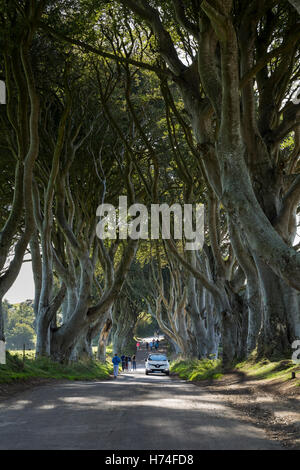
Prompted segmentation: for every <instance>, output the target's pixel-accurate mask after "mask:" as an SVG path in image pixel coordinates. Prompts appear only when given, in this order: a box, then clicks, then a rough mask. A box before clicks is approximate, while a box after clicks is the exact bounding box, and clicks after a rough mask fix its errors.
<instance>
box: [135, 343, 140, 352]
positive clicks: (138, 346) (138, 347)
mask: <svg viewBox="0 0 300 470" xmlns="http://www.w3.org/2000/svg"><path fill="white" fill-rule="evenodd" d="M139 349H140V343H136V350H137V351H138V350H139Z"/></svg>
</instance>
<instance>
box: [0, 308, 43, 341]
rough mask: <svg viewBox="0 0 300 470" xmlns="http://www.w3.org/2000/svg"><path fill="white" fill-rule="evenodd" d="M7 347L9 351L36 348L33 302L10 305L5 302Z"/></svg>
mask: <svg viewBox="0 0 300 470" xmlns="http://www.w3.org/2000/svg"><path fill="white" fill-rule="evenodd" d="M3 306H4V308H3V310H4V324H5V331H6V345H7V348H8V349H22V347H23V344H25V345H26V348H34V345H35V331H34V320H35V318H34V311H33V307H32V302H31V301H26V302H22V303H20V304H15V305H10V304H9V303H8V302H7V301H4V302H3Z"/></svg>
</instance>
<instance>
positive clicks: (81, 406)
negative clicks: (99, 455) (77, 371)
mask: <svg viewBox="0 0 300 470" xmlns="http://www.w3.org/2000/svg"><path fill="white" fill-rule="evenodd" d="M22 398H23V400H13V401H11V402H10V403H7V407H6V409H3V408H2V409H1V410H0V423H2V426H1V425H0V448H10V449H17V448H19V449H24V448H26V449H135V450H139V449H156V450H163V449H173V450H179V449H186V450H188V449H263V448H273V443H272V442H268V441H267V440H265V436H264V434H263V433H260V432H258V431H257V430H256V429H255V428H254V427H251V426H250V427H249V426H247V425H245V423H244V422H243V420H241V418H240V417H239V416H238V415H235V413H234V412H232V411H231V410H230V409H228V408H226V407H224V404H223V403H222V399H221V397H218V399H216V397H215V396H213V395H210V394H204V393H202V392H200V393H199V389H196V388H195V387H193V386H192V385H190V384H187V383H184V382H182V381H179V380H178V381H176V380H175V381H173V380H170V379H169V378H167V377H159V376H143V375H142V372H141V371H139V372H137V373H136V374H130V373H128V374H124V375H123V376H120V377H119V378H118V379H117V380H111V381H106V382H87V383H86V382H80V383H70V384H66V383H64V384H59V385H55V386H48V385H47V386H44V387H41V388H39V389H34V390H32V391H30V392H26V394H24V396H23V397H22Z"/></svg>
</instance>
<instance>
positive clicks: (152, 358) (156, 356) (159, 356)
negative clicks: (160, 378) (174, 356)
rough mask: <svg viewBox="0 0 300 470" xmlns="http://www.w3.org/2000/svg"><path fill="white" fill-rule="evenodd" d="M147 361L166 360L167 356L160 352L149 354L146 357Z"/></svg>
mask: <svg viewBox="0 0 300 470" xmlns="http://www.w3.org/2000/svg"><path fill="white" fill-rule="evenodd" d="M148 361H167V358H166V356H163V355H162V354H151V355H150V356H149V357H148Z"/></svg>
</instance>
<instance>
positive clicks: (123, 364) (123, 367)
mask: <svg viewBox="0 0 300 470" xmlns="http://www.w3.org/2000/svg"><path fill="white" fill-rule="evenodd" d="M121 361H122V372H124V370H125V355H124V354H122V356H121Z"/></svg>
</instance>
